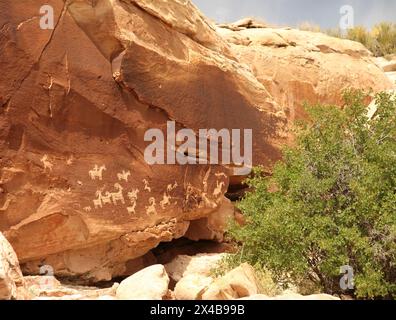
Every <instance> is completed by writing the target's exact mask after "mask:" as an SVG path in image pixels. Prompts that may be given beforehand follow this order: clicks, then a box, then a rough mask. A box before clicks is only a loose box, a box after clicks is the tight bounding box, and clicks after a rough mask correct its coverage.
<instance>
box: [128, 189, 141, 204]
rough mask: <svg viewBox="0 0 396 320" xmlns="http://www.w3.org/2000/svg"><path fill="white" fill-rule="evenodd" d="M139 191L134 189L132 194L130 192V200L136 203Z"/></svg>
mask: <svg viewBox="0 0 396 320" xmlns="http://www.w3.org/2000/svg"><path fill="white" fill-rule="evenodd" d="M138 193H139V189H133V190H132V191H131V192H128V198H129V200H131V202H132V201H136V200H137V198H138Z"/></svg>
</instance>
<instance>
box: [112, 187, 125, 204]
mask: <svg viewBox="0 0 396 320" xmlns="http://www.w3.org/2000/svg"><path fill="white" fill-rule="evenodd" d="M114 188H116V189H117V190H118V191H117V192H114V193H112V194H111V199H112V200H113V203H114V205H117V201H121V203H122V204H125V200H124V195H123V190H124V188H123V187H122V186H121V185H120V184H119V183H116V184H115V185H114Z"/></svg>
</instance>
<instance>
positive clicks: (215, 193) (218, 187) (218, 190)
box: [213, 181, 225, 198]
mask: <svg viewBox="0 0 396 320" xmlns="http://www.w3.org/2000/svg"><path fill="white" fill-rule="evenodd" d="M224 186H225V183H224V182H223V181H222V182H220V183H219V181H216V189H215V190H214V191H213V196H214V197H216V198H217V197H218V196H220V195H221V192H222V191H223V187H224Z"/></svg>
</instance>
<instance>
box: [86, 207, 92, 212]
mask: <svg viewBox="0 0 396 320" xmlns="http://www.w3.org/2000/svg"><path fill="white" fill-rule="evenodd" d="M84 211H85V212H91V211H92V208H91V207H90V206H88V207H85V208H84Z"/></svg>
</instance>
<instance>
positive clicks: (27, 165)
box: [0, 0, 278, 281]
mask: <svg viewBox="0 0 396 320" xmlns="http://www.w3.org/2000/svg"><path fill="white" fill-rule="evenodd" d="M47 3H48V4H49V5H51V6H53V8H54V12H55V25H56V28H55V29H54V30H41V29H40V27H39V17H38V11H39V9H40V6H41V5H42V3H41V2H40V1H38V0H37V1H29V2H28V3H21V2H15V1H13V2H11V3H10V2H9V1H4V0H1V1H0V25H2V26H4V27H3V28H2V31H1V34H0V52H1V55H0V65H1V66H2V70H3V72H2V73H1V75H0V100H1V101H0V105H1V109H0V157H1V159H0V177H1V178H0V188H1V189H0V213H1V215H0V230H1V231H3V232H4V233H5V235H6V237H7V238H8V239H9V241H10V242H11V243H12V245H13V246H14V248H15V251H16V252H17V254H18V256H19V258H20V262H21V265H22V267H23V269H24V270H25V271H26V272H27V273H31V274H38V273H39V266H40V265H41V264H43V263H44V264H48V265H51V266H52V267H53V268H54V272H55V274H56V275H58V276H73V275H75V276H80V277H83V278H85V279H88V280H93V281H98V280H109V279H110V278H111V277H113V276H116V275H120V274H124V273H125V270H126V268H125V262H127V261H129V260H131V259H134V258H137V257H140V256H142V255H144V254H145V253H147V252H148V251H149V250H150V249H152V248H154V247H156V246H157V245H158V244H159V243H160V242H164V241H171V240H172V239H175V238H179V237H181V236H183V235H184V234H185V232H186V230H187V229H188V226H189V222H190V221H192V220H197V219H200V218H203V217H206V216H207V215H208V214H210V213H212V212H215V211H216V209H217V208H218V207H219V206H220V205H221V202H222V199H223V194H224V193H225V191H226V190H227V186H228V178H227V175H224V176H216V174H220V173H226V172H227V169H226V168H224V167H220V166H209V165H199V166H194V165H189V166H174V165H158V166H150V165H148V164H147V163H146V162H145V161H144V159H143V152H144V149H145V147H146V146H147V145H148V143H147V142H145V141H144V133H145V132H146V130H147V129H151V128H159V129H164V128H165V126H166V121H168V120H176V122H177V126H178V128H184V127H185V128H192V129H195V130H196V129H198V128H223V127H226V128H227V127H228V128H244V127H248V128H251V127H254V129H257V130H259V131H263V130H265V128H267V130H268V131H270V130H269V126H271V125H273V124H274V123H275V122H276V118H274V120H273V121H269V120H268V119H269V118H272V117H273V110H274V105H273V104H272V102H271V99H270V97H269V95H267V94H266V93H265V89H264V88H263V86H262V84H260V83H259V82H258V81H257V80H256V79H255V78H254V77H253V76H252V74H251V73H249V72H247V71H245V70H244V69H243V68H240V65H239V64H238V63H237V62H236V61H235V60H232V59H230V58H228V57H227V55H225V54H224V52H223V51H227V47H228V44H225V42H224V41H222V39H221V38H220V37H219V36H218V35H217V34H216V33H215V32H214V30H213V29H212V28H211V27H210V26H209V24H207V23H206V22H205V21H206V20H205V19H204V18H203V17H202V16H201V14H200V13H199V12H198V11H197V10H195V9H194V7H193V6H190V7H187V8H186V7H185V6H183V5H182V4H183V3H182V2H176V1H167V2H165V1H161V5H160V6H155V7H152V4H150V2H144V1H110V0H100V1H95V2H94V3H93V2H91V1H82V0H80V1H77V0H75V1H68V4H65V2H64V1H61V0H51V1H47ZM155 10H158V11H155ZM167 10H169V14H168V13H167ZM154 11H155V12H154ZM172 16H173V17H177V19H175V18H172ZM179 18H180V19H179ZM162 19H165V20H166V21H164V20H162ZM161 20H162V21H161ZM180 21H184V22H183V24H182V25H180ZM187 21H189V22H188V23H187ZM164 22H165V23H164ZM194 30H195V31H194ZM194 34H195V35H194ZM192 35H193V36H192ZM222 43H223V45H222ZM216 79H217V80H216ZM213 81H215V82H217V83H219V84H221V86H222V88H218V87H213V85H212V84H213ZM203 92H204V94H203ZM215 110H216V111H215ZM217 110H218V111H217ZM237 114H238V118H239V119H237V117H236V116H235V115H237ZM197 115H200V116H199V117H197ZM241 115H243V116H242V117H244V119H242V120H241V119H240V118H241ZM261 115H262V116H261ZM263 135H264V132H263ZM265 136H266V135H265ZM270 139H271V138H270V137H269V136H268V139H264V140H266V141H267V142H264V143H260V144H261V146H259V149H262V150H263V148H267V150H268V151H269V152H264V151H263V152H260V154H261V155H262V156H263V157H266V158H267V160H265V159H262V161H263V162H265V161H267V163H268V162H269V160H270V158H274V157H275V158H276V157H278V153H276V152H272V151H271V150H273V147H274V144H273V142H270V141H269V140H270ZM263 157H262V158H263ZM128 172H130V175H127V173H128ZM123 173H125V175H124V174H123ZM220 183H221V186H222V187H221V190H217V189H218V185H219V184H220ZM137 190H138V191H139V192H138V193H137V200H136V201H135V200H134V196H133V191H137ZM215 191H216V192H215ZM129 194H130V198H129V197H128V195H129ZM109 196H111V197H110V198H109ZM135 202H136V206H135ZM115 203H116V205H115Z"/></svg>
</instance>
